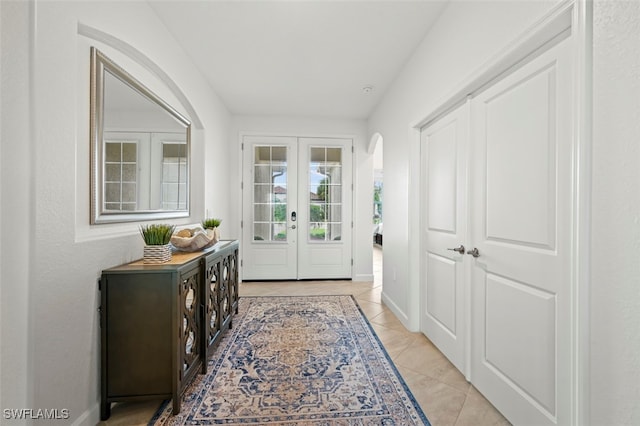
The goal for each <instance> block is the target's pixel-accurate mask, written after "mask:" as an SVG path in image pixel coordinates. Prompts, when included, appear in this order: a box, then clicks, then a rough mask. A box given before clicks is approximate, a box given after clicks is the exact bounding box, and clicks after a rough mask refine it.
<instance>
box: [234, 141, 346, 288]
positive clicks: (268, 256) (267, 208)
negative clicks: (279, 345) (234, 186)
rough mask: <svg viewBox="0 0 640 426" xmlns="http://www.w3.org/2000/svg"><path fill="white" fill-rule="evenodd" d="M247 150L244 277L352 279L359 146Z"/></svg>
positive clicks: (253, 144) (312, 144) (271, 145)
mask: <svg viewBox="0 0 640 426" xmlns="http://www.w3.org/2000/svg"><path fill="white" fill-rule="evenodd" d="M243 144H244V145H243V162H244V164H243V169H244V170H243V224H242V230H243V232H242V234H243V248H242V250H243V256H242V258H243V259H242V277H243V279H245V280H294V279H326V278H351V268H352V265H351V235H352V225H353V223H352V205H351V204H352V201H351V200H352V192H353V187H352V177H351V176H352V169H351V168H352V140H351V139H336V138H297V137H268V136H267V137H263V136H245V137H244V138H243Z"/></svg>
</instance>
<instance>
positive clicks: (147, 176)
mask: <svg viewBox="0 0 640 426" xmlns="http://www.w3.org/2000/svg"><path fill="white" fill-rule="evenodd" d="M90 127H91V180H92V182H91V223H92V224H100V223H113V222H126V221H142V220H156V219H171V218H178V217H186V216H189V161H190V158H189V152H190V134H191V123H190V122H189V120H187V119H186V118H185V117H183V116H182V115H181V114H180V113H178V112H177V111H176V110H175V109H174V108H172V107H171V106H170V105H169V104H167V103H166V102H165V101H163V100H162V99H160V98H159V97H158V96H157V95H155V94H154V93H153V92H151V91H150V90H149V89H147V88H146V87H145V86H144V85H143V84H142V83H140V82H139V81H138V80H136V79H135V78H134V77H133V76H131V75H130V74H129V73H128V72H126V71H125V70H124V69H122V68H121V67H120V66H118V65H117V64H115V63H114V62H113V61H112V60H110V59H109V58H107V57H106V56H105V55H104V54H103V53H102V52H100V51H99V50H97V49H96V48H94V47H92V48H91V123H90Z"/></svg>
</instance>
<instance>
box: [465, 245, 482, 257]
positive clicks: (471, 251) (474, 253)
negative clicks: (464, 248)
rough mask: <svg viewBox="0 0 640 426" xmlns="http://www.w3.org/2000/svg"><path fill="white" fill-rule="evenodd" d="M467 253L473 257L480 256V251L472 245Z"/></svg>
mask: <svg viewBox="0 0 640 426" xmlns="http://www.w3.org/2000/svg"><path fill="white" fill-rule="evenodd" d="M467 254H470V255H471V256H473V257H480V252H479V251H478V249H477V248H476V247H474V248H473V249H471V250H469V251H468V252H467Z"/></svg>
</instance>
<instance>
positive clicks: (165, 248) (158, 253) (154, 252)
mask: <svg viewBox="0 0 640 426" xmlns="http://www.w3.org/2000/svg"><path fill="white" fill-rule="evenodd" d="M170 260H171V244H165V245H162V246H147V245H145V246H144V256H143V261H144V263H165V262H168V261H170Z"/></svg>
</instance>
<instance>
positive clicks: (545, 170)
mask: <svg viewBox="0 0 640 426" xmlns="http://www.w3.org/2000/svg"><path fill="white" fill-rule="evenodd" d="M569 47H570V41H569V40H565V41H563V42H561V43H560V44H558V45H556V46H555V47H552V48H551V49H550V50H548V51H546V52H544V53H543V54H541V55H540V56H538V57H536V58H534V59H532V60H531V61H530V62H528V63H526V64H525V65H523V66H522V67H520V68H519V69H517V70H516V71H514V72H512V73H511V74H509V75H508V76H506V77H505V78H503V79H502V80H501V81H499V82H497V83H495V84H494V85H493V86H491V87H490V88H488V89H487V90H485V91H484V92H482V93H480V94H479V95H477V96H476V97H475V98H474V99H473V101H472V112H471V117H472V128H471V129H472V130H471V132H472V133H471V134H472V143H471V147H472V151H473V152H472V154H471V157H470V158H471V161H472V169H473V175H472V176H473V178H472V179H471V191H472V204H471V205H472V209H471V216H470V217H471V226H472V233H471V236H472V239H471V244H473V247H470V248H477V249H478V254H479V257H474V258H472V257H470V256H466V257H467V258H468V259H469V260H471V261H472V282H471V289H472V299H473V303H472V325H473V328H472V347H473V350H472V357H471V359H472V363H471V374H472V377H471V379H472V382H473V384H474V385H475V386H476V387H477V388H478V390H479V391H480V392H481V393H483V394H484V395H485V396H486V397H487V399H489V400H490V401H491V402H492V403H493V404H494V405H495V406H496V408H497V409H498V410H499V411H501V412H502V413H503V414H504V415H505V417H506V418H507V419H508V420H509V421H511V422H512V423H513V424H518V425H554V424H569V422H570V413H569V409H570V407H571V403H570V380H569V377H570V371H571V368H572V365H571V341H570V336H571V334H570V331H571V329H570V328H571V318H570V313H571V295H570V288H571V285H570V282H571V233H572V225H573V224H572V219H571V217H572V212H571V200H572V199H573V197H572V189H571V188H572V146H573V142H572V141H573V139H572V132H571V129H572V80H571V67H572V65H571V64H572V61H571V51H570V49H569Z"/></svg>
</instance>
